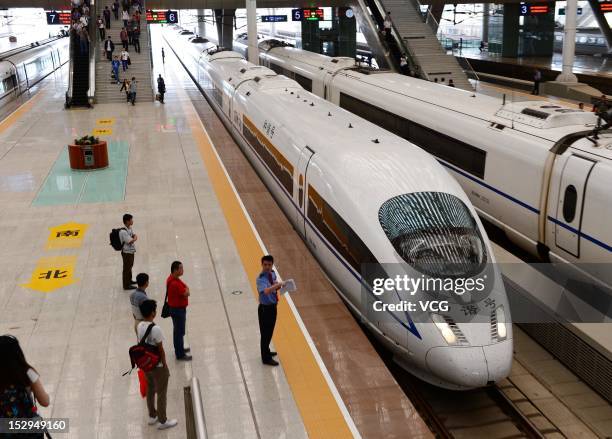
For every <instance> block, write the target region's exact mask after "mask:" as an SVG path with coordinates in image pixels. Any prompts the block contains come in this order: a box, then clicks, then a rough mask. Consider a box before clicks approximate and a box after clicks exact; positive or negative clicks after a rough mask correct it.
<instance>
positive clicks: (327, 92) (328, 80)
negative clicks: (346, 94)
mask: <svg viewBox="0 0 612 439" xmlns="http://www.w3.org/2000/svg"><path fill="white" fill-rule="evenodd" d="M332 79H334V75H332V74H331V73H327V74H326V75H325V78H324V79H323V94H322V95H321V97H322V98H323V99H325V100H326V101H330V102H331V100H332Z"/></svg>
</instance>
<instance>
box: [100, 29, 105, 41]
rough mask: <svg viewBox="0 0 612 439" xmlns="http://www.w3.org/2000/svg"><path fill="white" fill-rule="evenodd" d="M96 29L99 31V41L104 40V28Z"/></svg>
mask: <svg viewBox="0 0 612 439" xmlns="http://www.w3.org/2000/svg"><path fill="white" fill-rule="evenodd" d="M98 30H99V31H100V41H104V40H105V39H106V29H104V28H103V27H99V28H98Z"/></svg>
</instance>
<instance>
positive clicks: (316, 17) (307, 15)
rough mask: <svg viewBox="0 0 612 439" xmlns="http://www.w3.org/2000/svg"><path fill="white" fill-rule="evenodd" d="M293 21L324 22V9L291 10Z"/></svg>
mask: <svg viewBox="0 0 612 439" xmlns="http://www.w3.org/2000/svg"><path fill="white" fill-rule="evenodd" d="M291 20H292V21H303V20H307V21H321V20H323V9H321V8H304V9H292V10H291Z"/></svg>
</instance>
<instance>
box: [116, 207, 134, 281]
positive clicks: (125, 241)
mask: <svg viewBox="0 0 612 439" xmlns="http://www.w3.org/2000/svg"><path fill="white" fill-rule="evenodd" d="M123 225H124V226H125V227H123V228H122V229H120V230H119V239H120V241H121V245H122V247H121V259H122V260H123V277H122V278H123V289H124V290H133V289H136V287H135V286H134V284H135V283H136V282H135V281H133V280H132V267H133V266H134V255H135V254H136V246H135V245H134V243H135V242H136V241H137V240H138V236H137V235H136V234H135V233H134V231H133V230H132V225H134V217H133V216H132V215H130V214H129V213H126V214H125V215H123Z"/></svg>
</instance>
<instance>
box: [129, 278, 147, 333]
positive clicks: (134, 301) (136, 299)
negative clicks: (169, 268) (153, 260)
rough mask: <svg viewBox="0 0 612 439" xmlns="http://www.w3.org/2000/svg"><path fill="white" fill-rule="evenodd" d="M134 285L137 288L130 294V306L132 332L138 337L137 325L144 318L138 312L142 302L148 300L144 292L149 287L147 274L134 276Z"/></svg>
mask: <svg viewBox="0 0 612 439" xmlns="http://www.w3.org/2000/svg"><path fill="white" fill-rule="evenodd" d="M136 284H137V285H138V288H136V289H135V290H134V292H133V293H132V294H130V305H132V315H133V316H134V332H136V335H138V324H139V323H140V322H142V321H144V317H143V316H142V313H141V312H140V305H141V304H142V302H144V301H145V300H148V299H149V298H148V297H147V292H146V290H147V287H148V286H149V275H148V274H147V273H138V275H137V276H136Z"/></svg>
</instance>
